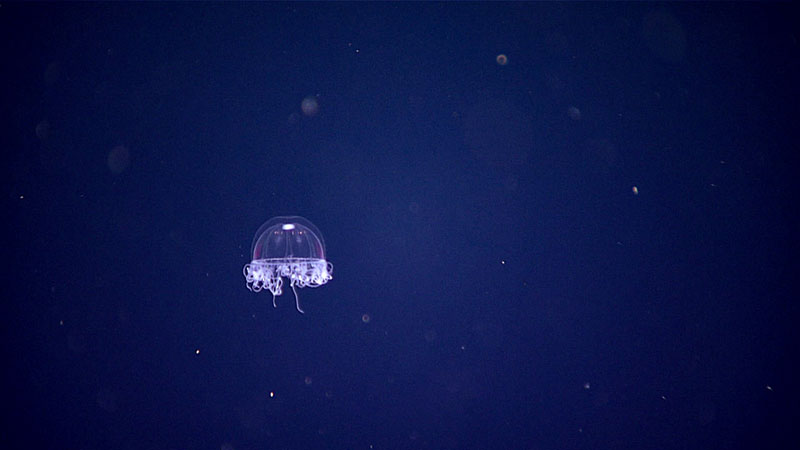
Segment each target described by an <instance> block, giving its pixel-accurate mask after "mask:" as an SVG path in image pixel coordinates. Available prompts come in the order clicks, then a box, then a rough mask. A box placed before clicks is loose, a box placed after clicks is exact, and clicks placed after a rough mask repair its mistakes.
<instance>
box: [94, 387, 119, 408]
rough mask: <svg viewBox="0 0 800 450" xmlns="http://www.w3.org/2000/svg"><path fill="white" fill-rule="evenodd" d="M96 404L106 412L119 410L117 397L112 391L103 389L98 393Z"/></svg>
mask: <svg viewBox="0 0 800 450" xmlns="http://www.w3.org/2000/svg"><path fill="white" fill-rule="evenodd" d="M95 402H96V403H97V406H98V407H100V409H102V410H104V411H107V412H114V411H116V410H117V395H116V394H115V393H114V392H112V391H111V390H110V389H106V388H103V389H100V390H99V391H97V394H95Z"/></svg>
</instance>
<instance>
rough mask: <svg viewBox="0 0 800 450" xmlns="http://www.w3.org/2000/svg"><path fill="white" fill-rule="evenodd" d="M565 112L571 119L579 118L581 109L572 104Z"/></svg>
mask: <svg viewBox="0 0 800 450" xmlns="http://www.w3.org/2000/svg"><path fill="white" fill-rule="evenodd" d="M567 114H568V115H569V118H570V119H572V120H581V110H580V109H578V108H576V107H574V106H570V107H569V108H567Z"/></svg>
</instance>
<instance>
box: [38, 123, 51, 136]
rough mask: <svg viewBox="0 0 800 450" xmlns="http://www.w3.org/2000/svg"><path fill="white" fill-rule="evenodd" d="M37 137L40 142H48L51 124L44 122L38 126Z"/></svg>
mask: <svg viewBox="0 0 800 450" xmlns="http://www.w3.org/2000/svg"><path fill="white" fill-rule="evenodd" d="M36 137H37V138H39V140H40V141H44V140H47V138H48V137H50V122H48V121H46V120H43V121H41V122H39V123H38V124H36Z"/></svg>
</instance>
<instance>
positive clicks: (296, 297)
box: [292, 282, 306, 314]
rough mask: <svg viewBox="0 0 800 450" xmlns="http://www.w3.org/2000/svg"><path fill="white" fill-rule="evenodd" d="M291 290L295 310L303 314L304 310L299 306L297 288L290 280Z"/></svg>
mask: <svg viewBox="0 0 800 450" xmlns="http://www.w3.org/2000/svg"><path fill="white" fill-rule="evenodd" d="M292 292H294V304H295V306H296V307H297V311H298V312H299V313H300V314H305V313H306V312H305V311H303V309H302V308H300V298H299V297H298V296H297V289H295V288H294V282H292Z"/></svg>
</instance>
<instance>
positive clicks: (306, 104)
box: [300, 96, 319, 117]
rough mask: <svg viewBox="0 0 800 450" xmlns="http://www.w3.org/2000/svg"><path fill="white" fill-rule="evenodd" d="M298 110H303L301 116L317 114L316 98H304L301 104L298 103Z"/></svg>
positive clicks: (317, 104)
mask: <svg viewBox="0 0 800 450" xmlns="http://www.w3.org/2000/svg"><path fill="white" fill-rule="evenodd" d="M300 109H302V110H303V114H305V115H307V116H309V117H311V116H314V115H316V114H317V112H318V111H319V103H318V102H317V98H316V97H312V96H309V97H306V98H304V99H303V102H302V103H300Z"/></svg>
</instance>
